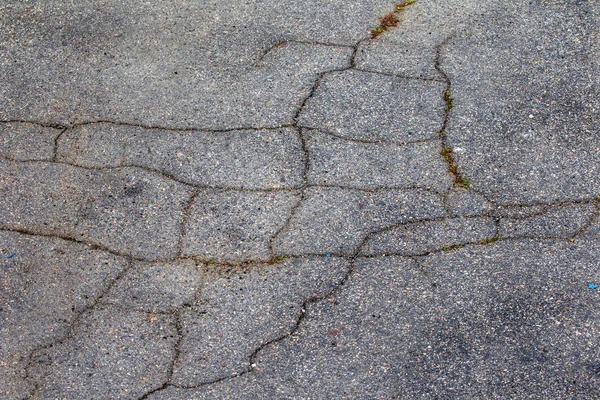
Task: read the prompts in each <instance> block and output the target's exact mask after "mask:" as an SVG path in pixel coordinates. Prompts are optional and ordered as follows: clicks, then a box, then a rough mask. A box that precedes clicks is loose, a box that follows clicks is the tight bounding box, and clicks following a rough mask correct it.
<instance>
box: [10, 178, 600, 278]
mask: <svg viewBox="0 0 600 400" xmlns="http://www.w3.org/2000/svg"><path fill="white" fill-rule="evenodd" d="M309 187H311V186H309ZM382 190H387V189H382ZM421 190H423V189H421ZM373 192H375V193H376V192H377V191H373ZM301 199H303V200H304V199H305V198H304V197H303V196H302V195H301ZM299 203H300V202H298V203H296V205H295V207H293V209H295V210H297V209H298V208H299V207H300V204H299ZM599 203H600V201H599V200H597V199H596V198H593V199H587V200H577V201H568V202H558V203H548V204H545V206H547V207H548V208H549V209H550V210H552V209H555V208H560V207H564V206H569V205H587V204H595V205H596V207H599V206H598V204H599ZM188 204H189V203H188ZM544 212H547V210H546V211H542V212H540V213H539V214H535V215H530V216H524V217H519V216H517V217H502V216H498V215H496V210H490V211H488V212H487V213H481V214H474V215H469V216H453V215H447V216H444V217H439V218H422V219H413V220H409V221H406V222H401V223H397V224H393V225H388V226H385V227H383V228H379V229H377V230H374V231H370V232H368V235H373V234H377V233H384V232H387V231H390V230H393V229H397V228H400V227H402V226H407V225H412V224H419V223H427V222H442V221H447V220H456V219H473V218H482V217H487V218H492V219H494V220H495V221H496V224H497V225H498V228H497V229H498V233H499V224H500V221H501V220H528V219H530V218H532V217H535V216H540V215H543V214H544ZM599 213H600V211H598V212H595V213H593V214H592V215H591V216H590V218H589V219H588V221H587V223H586V224H583V225H582V226H581V227H580V228H579V229H578V230H577V233H576V234H575V235H574V236H573V237H576V236H578V235H579V234H580V233H581V232H583V231H585V230H586V229H587V228H589V226H591V225H592V224H593V222H594V221H595V220H596V219H598V218H600V217H599V216H598V214H599ZM292 217H293V213H292V212H290V216H288V218H287V225H284V227H283V228H282V229H280V231H279V232H278V233H276V234H275V235H273V236H272V237H271V238H270V243H271V244H273V243H274V241H275V240H276V239H277V237H278V235H279V234H281V232H283V231H284V228H285V227H286V226H288V227H289V225H291V220H292V219H293V218H292ZM182 226H183V225H182ZM0 231H5V232H14V233H19V234H22V235H28V236H39V237H47V238H56V239H61V240H65V241H68V242H72V243H77V244H81V245H85V246H89V247H90V248H92V249H94V250H101V251H104V252H106V253H108V254H112V255H114V256H117V257H121V258H124V259H127V260H131V261H139V262H145V263H166V262H175V261H185V260H192V261H195V262H201V263H212V264H216V265H219V266H229V267H235V266H246V267H253V266H256V265H265V264H267V265H268V264H273V263H274V262H277V261H278V255H276V254H274V252H273V248H272V247H271V254H272V256H271V258H270V259H269V260H245V261H241V260H240V261H225V260H214V259H213V258H212V257H210V256H201V255H198V256H181V255H179V256H176V257H171V258H160V259H154V258H151V259H147V258H143V257H136V256H132V255H130V254H125V253H121V252H119V251H116V250H113V249H110V248H108V247H105V246H102V245H99V244H97V243H94V242H88V241H84V240H81V239H78V238H75V237H73V236H68V235H62V234H56V233H42V232H39V231H36V230H35V229H31V230H29V229H23V228H17V227H10V226H3V225H0ZM515 238H531V239H544V238H548V236H540V235H532V236H519V237H515ZM550 238H554V237H550ZM556 238H557V239H560V238H563V239H564V237H556ZM178 240H181V237H178ZM179 254H180V253H179ZM325 254H332V255H336V256H339V257H349V254H343V253H339V254H338V253H336V254H333V253H331V252H328V253H303V254H301V255H287V254H286V257H292V258H305V257H311V256H319V257H322V256H324V255H325ZM381 255H385V254H383V253H382V254H381ZM376 256H377V255H376Z"/></svg>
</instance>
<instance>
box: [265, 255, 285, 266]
mask: <svg viewBox="0 0 600 400" xmlns="http://www.w3.org/2000/svg"><path fill="white" fill-rule="evenodd" d="M286 258H287V256H286V255H285V254H280V255H278V256H275V257H273V258H271V259H270V260H269V261H268V262H267V264H269V265H274V264H277V263H278V262H279V261H283V260H285V259H286Z"/></svg>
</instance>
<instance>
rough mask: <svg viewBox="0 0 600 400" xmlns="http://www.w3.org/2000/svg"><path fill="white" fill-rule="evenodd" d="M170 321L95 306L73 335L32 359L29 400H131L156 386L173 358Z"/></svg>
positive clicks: (173, 337)
mask: <svg viewBox="0 0 600 400" xmlns="http://www.w3.org/2000/svg"><path fill="white" fill-rule="evenodd" d="M176 336H177V329H176V323H175V318H174V317H173V316H170V315H151V314H146V313H143V312H138V311H132V310H122V309H120V308H113V307H107V306H104V305H100V306H98V307H96V308H95V309H94V310H91V311H86V312H85V313H84V314H83V315H82V316H81V318H80V319H79V320H78V321H77V331H76V333H74V334H72V335H71V336H69V337H68V338H66V339H65V340H63V341H61V342H59V343H56V344H54V345H53V346H52V347H49V348H45V349H41V350H38V351H36V352H35V353H34V354H33V355H32V359H33V365H32V367H31V371H30V376H31V378H32V379H34V380H35V382H37V384H38V387H37V388H36V393H35V395H34V396H33V398H35V399H47V398H57V397H65V398H102V397H104V398H132V397H133V398H136V397H140V396H142V395H143V394H144V393H146V392H148V391H150V390H152V389H156V388H158V387H160V386H161V384H162V382H163V381H164V380H166V378H167V371H168V367H169V365H170V363H171V360H172V358H173V357H174V354H175V342H176V339H177V338H176Z"/></svg>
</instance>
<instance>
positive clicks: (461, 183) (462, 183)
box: [455, 174, 471, 189]
mask: <svg viewBox="0 0 600 400" xmlns="http://www.w3.org/2000/svg"><path fill="white" fill-rule="evenodd" d="M455 183H456V186H458V187H461V188H465V189H468V188H470V187H471V182H470V181H469V180H468V179H467V178H465V177H463V176H461V175H460V174H459V175H457V177H456V181H455Z"/></svg>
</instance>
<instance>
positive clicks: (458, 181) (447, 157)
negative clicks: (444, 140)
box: [440, 146, 471, 189]
mask: <svg viewBox="0 0 600 400" xmlns="http://www.w3.org/2000/svg"><path fill="white" fill-rule="evenodd" d="M440 154H441V156H442V157H444V161H446V164H448V172H449V173H451V174H452V175H453V176H454V184H455V185H456V186H458V187H461V188H465V189H468V188H469V187H470V186H471V182H469V180H468V179H467V178H465V177H464V176H462V175H461V173H460V172H459V171H458V165H457V164H456V160H454V150H452V148H451V147H448V146H443V147H442V151H440Z"/></svg>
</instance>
